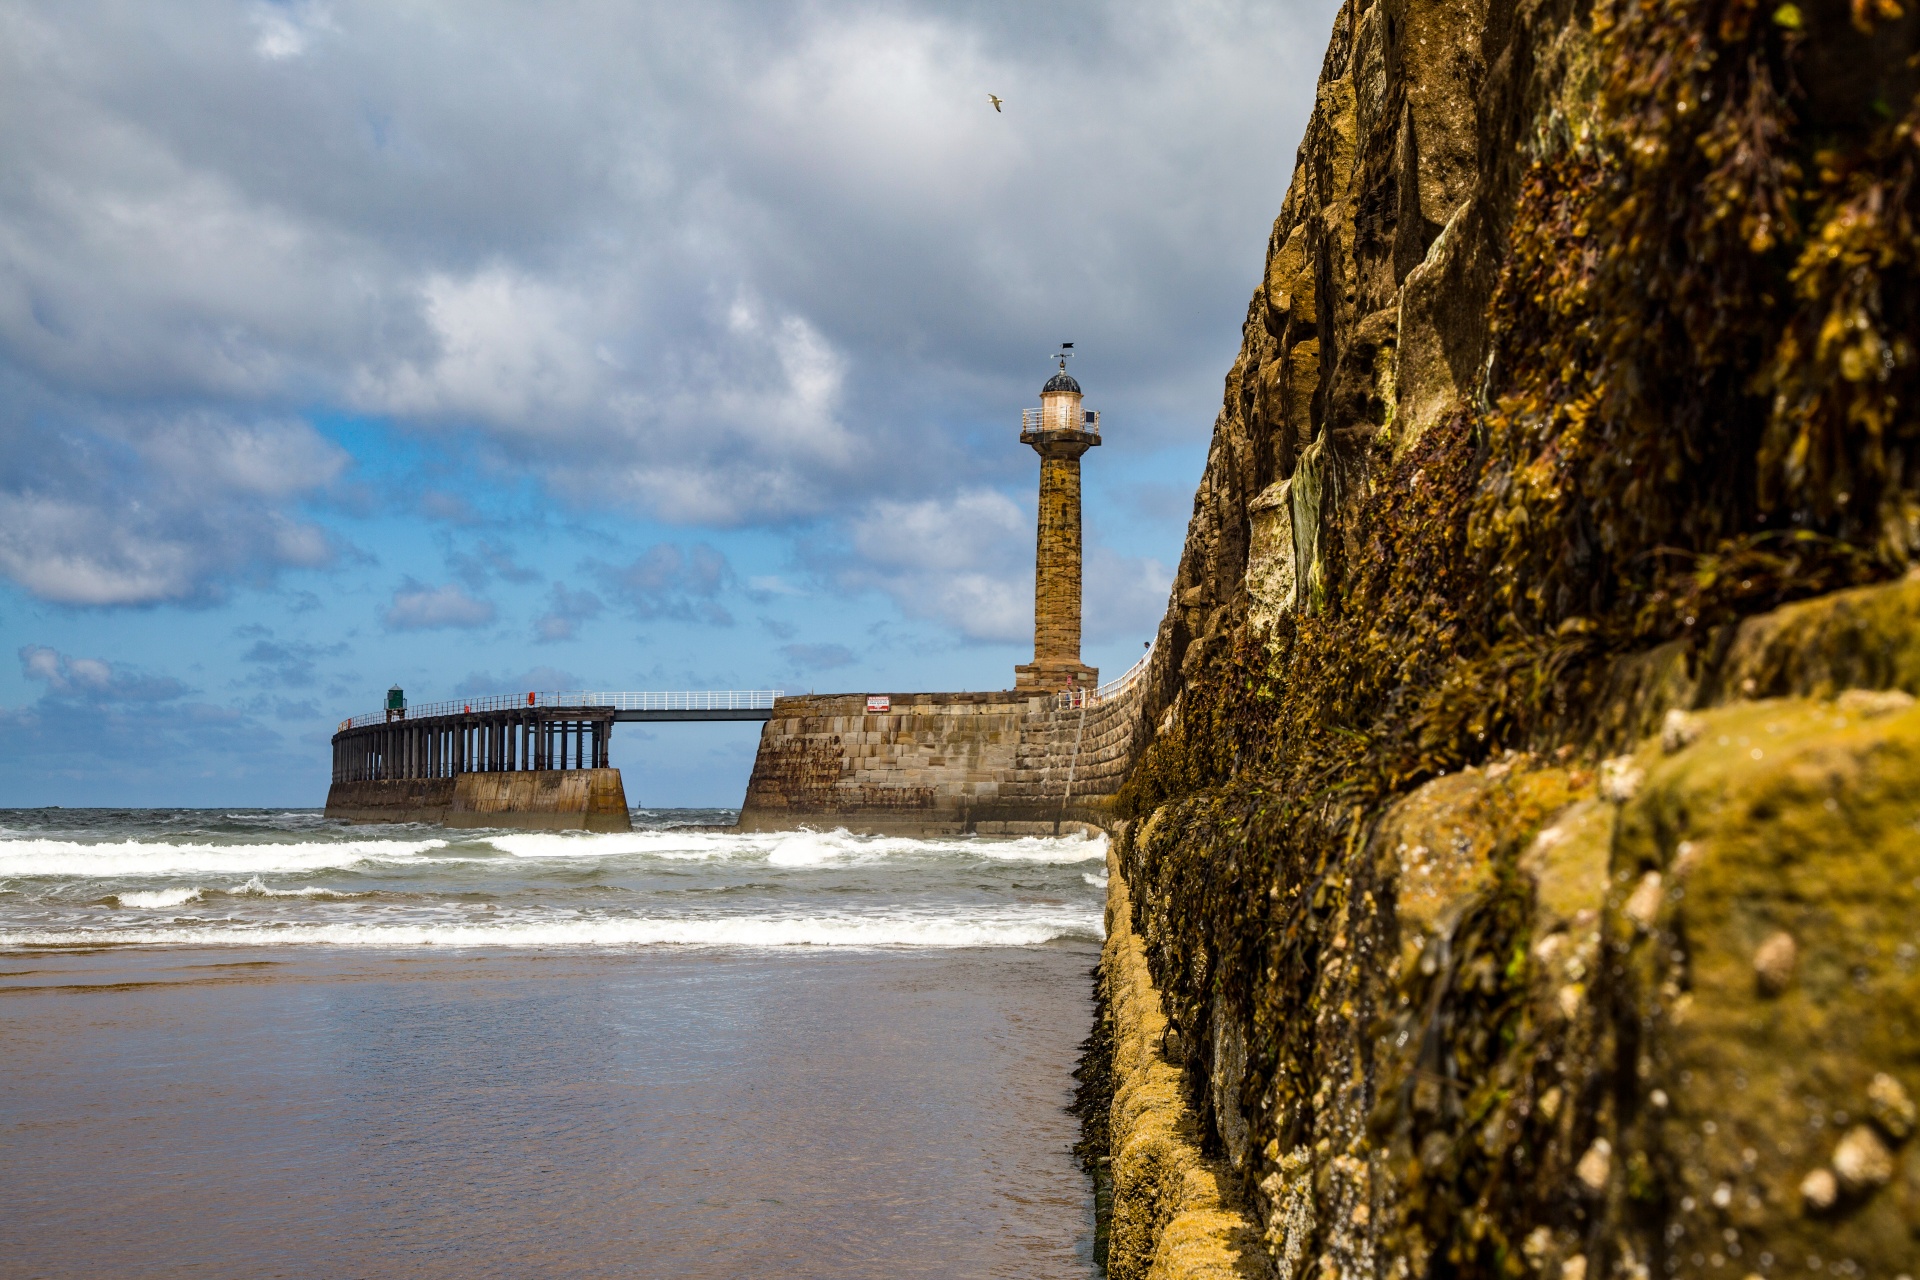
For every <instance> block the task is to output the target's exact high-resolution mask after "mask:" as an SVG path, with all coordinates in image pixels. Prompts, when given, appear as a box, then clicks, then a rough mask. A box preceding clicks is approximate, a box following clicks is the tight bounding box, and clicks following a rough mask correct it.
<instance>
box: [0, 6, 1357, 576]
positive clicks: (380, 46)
mask: <svg viewBox="0 0 1920 1280" xmlns="http://www.w3.org/2000/svg"><path fill="white" fill-rule="evenodd" d="M1334 8H1335V5H1334V3H1333V0H1288V2H1283V3H1281V4H1279V5H1272V4H1255V3H1252V0H1244V2H1242V0H1227V2H1225V3H1221V4H1213V5H1207V6H1164V5H1155V4H1149V3H1147V0H1121V2H1118V3H1114V4H1111V5H1106V6H1097V7H1084V8H1080V7H1076V8H1062V7H1054V8H1041V9H1036V8H1035V7H1034V6H1032V5H1029V4H1014V3H1004V4H978V5H970V6H965V7H954V6H948V5H938V4H934V3H932V0H927V2H926V3H922V4H902V5H898V6H884V7H875V6H870V5H857V6H856V5H845V6H835V5H819V4H806V3H800V2H799V0H794V2H793V3H774V4H763V3H748V2H746V0H739V2H737V3H721V2H718V0H716V3H713V4H704V5H698V6H673V5H655V6H626V7H622V6H608V7H596V8H589V9H585V10H580V11H578V12H577V13H575V14H574V15H573V17H572V18H571V19H570V20H568V21H566V22H558V21H554V22H546V21H532V20H529V19H528V17H527V13H526V11H525V10H524V9H522V8H521V7H519V6H516V5H510V4H505V3H499V2H497V0H494V2H488V0H462V2H461V3H459V4H454V3H452V2H451V0H443V2H442V3H438V4H436V3H427V4H422V5H410V6H391V5H377V4H372V3H364V2H362V3H354V2H349V0H341V2H339V3H334V4H328V5H321V4H315V3H300V4H291V5H274V6H255V7H252V8H240V7H235V6H233V5H231V4H229V3H225V2H224V0H219V2H216V0H187V2H185V3H182V4H178V5H168V6H164V7H154V6H121V5H111V4H108V3H106V2H105V0H97V2H91V3H90V2H87V0H62V2H60V3H54V2H53V0H44V2H42V3H23V4H20V5H15V6H12V7H11V8H9V9H8V11H7V15H6V17H5V18H4V19H0V22H4V24H5V32H6V38H5V39H0V172H4V173H6V174H8V179H7V181H6V183H5V184H4V185H0V377H7V378H10V379H11V380H13V381H14V382H16V383H18V384H19V385H20V386H21V387H23V388H25V389H26V391H27V392H30V396H28V397H27V398H30V399H32V400H33V401H34V402H35V403H36V404H38V405H41V406H43V408H44V413H42V414H41V415H40V417H38V418H37V419H36V420H35V423H34V424H33V425H30V424H29V423H28V422H27V421H26V420H25V419H23V418H18V417H16V418H14V419H12V420H10V421H7V422H5V423H4V424H0V429H4V430H5V431H6V432H8V433H10V434H13V435H16V436H24V435H25V434H27V433H28V432H29V431H32V432H35V433H37V434H45V433H47V432H49V431H51V432H53V433H55V434H59V433H71V432H74V431H76V430H78V428H76V427H75V425H74V424H75V423H78V422H81V421H82V420H84V419H86V418H87V416H88V415H89V414H90V413H92V412H95V411H96V410H97V409H99V408H100V407H101V406H107V407H108V408H111V409H113V410H114V411H116V412H132V411H135V410H142V411H144V410H145V409H146V408H147V407H149V406H152V405H155V404H160V403H165V404H168V405H174V406H185V407H186V408H188V409H190V410H192V411H194V412H198V413H203V414H209V415H213V417H211V418H209V419H207V420H206V421H207V422H213V421H215V420H223V421H229V422H237V423H255V422H264V421H278V420H280V419H281V418H283V417H284V415H285V414H286V413H287V412H288V411H289V407H290V406H296V405H309V404H322V405H326V406H329V407H332V408H341V409H349V410H359V411H362V412H365V413H368V414H374V415H383V416H385V417H387V418H389V419H391V420H392V421H393V422H395V423H396V424H397V425H398V426H399V427H400V428H401V429H403V430H408V431H413V432H418V433H422V434H427V435H436V434H439V435H442V437H443V438H452V437H450V436H448V435H447V434H446V433H458V435H457V438H458V439H459V440H460V441H461V442H462V448H463V449H465V450H467V451H468V452H469V453H470V454H471V456H472V457H473V458H475V459H476V461H478V462H479V463H480V464H481V465H490V466H500V467H505V468H510V469H512V470H513V471H515V472H518V473H522V474H528V475H530V476H532V477H533V478H535V479H537V480H539V481H541V482H543V483H544V484H545V485H546V486H548V488H549V489H550V490H551V491H553V492H555V493H558V494H561V495H563V496H565V497H566V498H568V499H569V500H571V501H574V502H578V503H583V504H593V505H614V506H627V507H633V508H637V509H640V510H643V511H646V512H648V513H651V514H653V515H656V516H660V517H664V518H666V519H670V520H676V521H683V522H696V523H711V524H716V525H719V524H731V525H741V524H759V525H776V526H778V525H784V524H787V523H790V522H792V521H795V520H805V519H811V518H815V517H818V516H821V515H823V514H831V513H833V512H835V511H838V510H841V509H844V507H845V506H847V505H848V504H851V503H853V502H857V501H858V499H859V497H860V496H861V495H862V494H864V493H866V492H870V491H871V486H872V485H873V484H874V482H875V477H876V476H884V477H886V480H887V483H888V485H889V488H890V489H891V490H892V491H894V492H895V493H897V494H898V495H899V496H900V497H901V499H902V500H914V499H917V498H919V497H924V496H925V495H927V494H929V493H932V492H937V491H948V490H950V489H951V488H952V487H953V486H954V485H955V484H956V483H957V484H961V485H976V484H979V483H983V482H986V481H988V480H991V479H992V478H994V477H996V476H998V475H1001V474H1003V473H1004V471H1005V469H1006V468H1007V467H1008V466H1009V465H1010V464H1009V462H1008V454H1009V453H1010V452H1011V450H1012V448H1013V446H1012V445H1011V443H1010V439H1011V428H1010V427H1008V426H1006V425H1005V424H1006V423H1007V422H1008V421H1009V420H1010V419H1011V415H1012V412H1013V410H1014V409H1017V408H1018V407H1020V405H1021V404H1023V403H1024V402H1025V401H1026V400H1027V399H1028V398H1029V397H1030V396H1031V394H1032V393H1033V390H1034V387H1035V384H1036V383H1037V382H1038V380H1039V379H1040V377H1041V376H1042V375H1043V373H1044V370H1043V369H1042V368H1041V367H1040V365H1039V359H1038V357H1039V355H1040V353H1041V351H1042V350H1043V349H1044V348H1045V347H1046V346H1048V345H1050V344H1051V343H1052V342H1053V341H1055V340H1056V339H1059V338H1063V337H1072V338H1075V339H1077V340H1078V341H1079V342H1080V343H1081V346H1082V350H1084V351H1086V352H1087V353H1088V357H1089V358H1088V361H1087V362H1086V363H1088V364H1089V365H1090V366H1091V367H1089V368H1086V369H1083V370H1081V372H1082V373H1083V375H1084V376H1085V378H1086V380H1087V381H1088V383H1089V387H1090V390H1095V391H1096V396H1097V397H1104V399H1105V403H1106V406H1107V408H1108V410H1109V413H1110V422H1111V424H1112V430H1111V431H1110V436H1111V438H1112V440H1113V442H1114V443H1116V444H1117V443H1121V442H1122V441H1124V440H1125V439H1128V438H1131V439H1134V440H1138V441H1143V442H1148V441H1153V440H1164V439H1167V438H1169V436H1170V435H1172V434H1175V433H1187V434H1195V433H1198V432H1200V431H1203V430H1204V428H1205V426H1206V424H1207V422H1209V421H1210V419H1211V415H1210V411H1209V410H1208V405H1209V402H1210V401H1211V400H1213V399H1215V398H1217V394H1218V392H1217V388H1218V378H1219V371H1220V368H1221V367H1223V365H1224V362H1225V360H1226V359H1228V358H1229V357H1230V355H1231V351H1232V349H1233V345H1234V342H1235V339H1236V335H1235V331H1234V330H1235V324H1236V323H1237V321H1236V317H1237V316H1238V315H1239V314H1240V311H1241V306H1242V303H1243V302H1244V299H1245V294H1246V289H1247V285H1248V281H1249V280H1250V279H1251V278H1252V276H1253V274H1254V273H1255V272H1256V271H1257V269H1258V263H1259V258H1260V253H1261V249H1262V247H1263V242H1264V233H1265V229H1266V226H1267V224H1268V222H1269V221H1270V219H1271V217H1272V215H1273V211H1274V210H1275V209H1276V208H1277V207H1278V204H1279V199H1280V196H1281V194H1282V191H1283V187H1284V182H1285V179H1286V173H1287V169H1288V162H1289V160H1290V158H1291V154H1292V150H1293V148H1294V146H1295V145H1296V143H1297V140H1298V137H1299V130H1300V126H1301V125H1302V124H1303V123H1304V120H1305V116H1306V111H1307V110H1308V108H1309V107H1310V105H1311V94H1312V86H1313V82H1314V73H1315V70H1316V65H1317V61H1316V60H1317V54H1318V50H1319V48H1320V47H1321V43H1322V37H1323V36H1324V33H1325V31H1326V28H1327V24H1328V22H1329V21H1330V19H1331V17H1332V13H1333V10H1334ZM989 87H991V88H992V89H993V90H994V91H995V92H998V93H1000V94H1001V96H1002V97H1004V98H1005V99H1006V101H1007V108H1006V111H1005V113H1004V114H995V113H993V112H992V111H991V110H990V109H989V108H988V106H987V104H986V100H985V94H986V92H987V90H988V88H989ZM1222 245H1229V246H1239V248H1238V249H1236V250H1234V251H1230V252H1224V253H1223V252H1222V250H1221V246H1222ZM10 398H12V399H14V400H16V401H19V400H21V399H22V397H20V396H14V397H10ZM1116 408H1121V409H1124V412H1121V413H1115V412H1113V411H1114V410H1115V409H1116ZM989 431H990V432H992V433H994V434H993V436H992V442H991V443H990V444H989V443H986V442H987V441H988V439H989V437H988V434H987V433H988V432H989ZM1122 432H1130V433H1131V436H1130V437H1128V436H1123V434H1122ZM163 435H164V432H161V433H159V434H158V435H155V436H154V437H153V438H151V439H146V438H143V440H142V441H141V442H138V443H137V445H136V449H135V451H136V452H138V451H139V448H141V447H147V446H151V447H150V448H149V450H148V452H149V454H150V455H151V458H150V460H149V461H147V462H146V463H145V465H144V469H143V470H137V471H136V472H134V473H132V474H131V475H130V476H129V477H128V478H127V480H126V481H125V482H124V483H122V484H118V485H114V486H109V488H108V489H107V490H106V491H104V493H103V492H101V491H99V490H98V488H97V486H92V485H89V484H87V483H84V482H82V480H80V479H73V478H69V479H67V480H57V481H55V482H51V483H49V484H47V485H43V486H39V487H34V486H29V485H25V484H20V485H12V486H7V487H6V489H5V492H4V493H0V529H5V530H8V531H10V532H9V533H8V534H7V535H6V536H4V537H0V571H3V572H5V573H7V574H8V575H9V576H12V577H14V578H15V580H17V581H20V582H21V583H22V584H23V585H25V586H26V587H27V588H28V589H29V590H31V591H33V592H35V593H36V594H40V595H42V596H44V597H45V598H48V599H57V600H63V601H70V602H78V603H139V602H144V601H152V600H163V599H187V598H193V597H195V596H198V595H203V594H205V593H207V592H210V591H214V590H217V585H218V584H219V583H222V582H225V581H228V580H231V579H232V578H234V577H236V576H241V575H245V574H247V573H261V572H266V573H270V572H271V571H272V570H273V569H274V568H276V567H279V566H284V565H310V564H317V563H324V562H325V558H326V554H327V552H326V548H325V546H324V543H323V541H322V540H319V539H318V538H317V535H316V534H315V533H314V532H313V531H312V530H311V527H310V526H308V525H306V524H304V523H303V522H302V521H301V520H300V518H299V517H298V515H297V507H298V503H299V501H300V500H301V497H302V495H303V494H306V493H309V492H311V490H312V488H313V486H312V484H311V483H309V481H310V478H311V476H312V474H313V471H312V469H311V468H308V469H306V470H305V471H304V472H302V471H285V470H283V469H277V468H276V466H275V465H274V464H273V461H272V459H271V458H260V457H255V458H252V459H249V458H247V457H245V456H243V455H244V453H245V450H244V449H243V450H241V451H240V454H237V455H234V456H231V457H229V458H228V460H227V462H226V463H223V464H221V465H217V466H214V467H212V468H209V469H207V471H206V474H205V475H204V476H198V477H190V478H189V479H190V481H191V483H190V484H189V486H188V487H189V489H191V490H192V493H191V495H190V500H189V501H184V502H181V503H180V504H178V505H177V506H176V505H172V504H170V502H169V501H168V500H167V498H166V495H167V494H168V493H169V492H170V490H169V489H168V486H169V484H171V483H172V480H171V477H172V476H174V475H175V474H176V471H177V467H178V465H179V462H180V459H182V458H193V457H197V456H199V453H200V451H201V449H202V447H203V445H204V444H206V443H208V442H211V443H212V444H214V445H216V446H218V445H219V444H220V443H221V441H222V435H221V429H220V428H219V427H217V426H212V425H204V424H202V425H191V426H189V427H188V428H186V429H184V430H183V431H182V433H181V434H179V435H177V436H175V437H173V438H172V439H171V441H169V440H166V439H161V438H160V436H163ZM286 439H289V440H290V439H291V437H286ZM267 443H269V444H270V443H271V442H270V441H269V442H267ZM68 453H69V454H71V455H72V457H71V458H70V459H69V464H70V465H69V466H68V468H67V469H68V470H69V471H71V472H73V473H74V475H75V476H79V475H80V474H81V473H82V472H86V470H87V469H86V467H85V466H84V465H83V463H84V456H83V455H84V453H85V450H84V448H82V447H81V446H80V445H74V446H72V447H71V448H69V449H68ZM170 468H171V469H170ZM6 473H7V474H8V475H10V476H11V475H16V474H18V472H17V471H16V470H15V469H14V468H12V467H11V466H9V467H8V468H7V469H6ZM276 477H279V478H276ZM343 492H344V491H343ZM129 498H131V499H137V500H139V501H140V502H141V503H142V506H141V508H140V509H141V510H142V511H148V512H151V511H152V510H153V509H154V506H155V503H156V502H157V503H158V504H159V514H158V515H155V514H145V515H141V516H139V517H137V518H133V519H129V520H120V519H114V518H110V517H113V516H115V515H116V514H119V513H124V512H126V511H128V510H130V509H132V508H131V507H130V504H129V501H128V499H129ZM8 504H10V505H8ZM421 505H422V507H423V509H425V510H427V511H428V512H429V513H430V514H435V515H436V518H441V519H447V520H450V521H455V522H459V521H464V520H468V519H471V518H473V517H472V512H471V509H470V508H467V507H464V506H463V505H462V504H461V503H459V502H457V501H449V500H447V498H446V495H438V496H436V495H433V494H429V495H427V496H425V497H423V498H422V499H421ZM196 511H198V512H204V513H206V514H205V516H204V518H203V519H201V520H200V521H199V522H198V523H196V522H195V520H194V519H193V518H191V514H190V513H192V512H196Z"/></svg>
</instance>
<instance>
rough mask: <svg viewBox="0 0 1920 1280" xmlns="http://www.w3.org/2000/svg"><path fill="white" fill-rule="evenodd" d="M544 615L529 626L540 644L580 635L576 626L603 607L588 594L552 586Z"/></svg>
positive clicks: (594, 596) (597, 614)
mask: <svg viewBox="0 0 1920 1280" xmlns="http://www.w3.org/2000/svg"><path fill="white" fill-rule="evenodd" d="M550 600H551V604H550V607H549V608H548V609H547V612H546V613H544V614H542V615H541V616H540V618H539V619H538V620H537V621H536V622H535V623H534V624H533V634H534V639H535V640H537V641H539V642H541V643H543V644H544V643H552V642H555V641H559V640H571V639H573V638H574V637H575V636H576V635H578V634H579V633H580V624H581V623H583V622H590V621H592V620H593V619H595V618H597V617H599V616H600V612H601V610H602V609H604V608H605V607H606V606H605V605H603V604H602V603H601V601H600V597H599V596H597V595H595V594H593V592H591V591H574V590H572V589H570V588H569V587H568V586H567V585H566V584H565V583H563V582H556V583H554V584H553V593H552V596H551V597H550Z"/></svg>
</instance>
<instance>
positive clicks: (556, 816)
mask: <svg viewBox="0 0 1920 1280" xmlns="http://www.w3.org/2000/svg"><path fill="white" fill-rule="evenodd" d="M327 817H329V818H338V819H341V820H343V821H347V822H437V823H440V824H441V825H443V826H448V827H514V828H519V829H521V830H527V831H631V830H633V824H632V820H631V819H630V818H629V816H628V814H627V793H626V788H625V787H624V786H623V785H622V783H621V781H620V771H619V770H618V769H527V770H516V771H512V772H498V773H463V774H461V775H460V776H458V777H457V778H396V779H391V780H386V781H380V782H336V783H334V784H333V786H332V788H331V789H330V790H329V791H328V792H327Z"/></svg>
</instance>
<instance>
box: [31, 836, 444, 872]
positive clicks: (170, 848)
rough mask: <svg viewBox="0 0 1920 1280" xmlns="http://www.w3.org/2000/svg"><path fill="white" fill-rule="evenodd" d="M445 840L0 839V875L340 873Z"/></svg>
mask: <svg viewBox="0 0 1920 1280" xmlns="http://www.w3.org/2000/svg"><path fill="white" fill-rule="evenodd" d="M446 845H447V841H445V840H336V841H311V842H306V843H301V844H185V843H181V844H175V843H167V842H162V841H157V840H156V841H144V840H122V841H117V842H113V843H99V844H89V843H84V842H81V841H77V840H7V841H0V876H81V877H85V878H89V879H107V878H126V877H133V876H178V875H253V874H257V873H260V872H268V873H273V872H280V873H289V872H291V873H300V872H311V871H332V870H344V869H346V868H349V867H354V866H359V865H361V864H364V863H370V862H406V861H409V860H413V859H417V858H419V856H420V855H421V854H423V853H427V852H429V851H430V850H433V849H441V848H445V847H446Z"/></svg>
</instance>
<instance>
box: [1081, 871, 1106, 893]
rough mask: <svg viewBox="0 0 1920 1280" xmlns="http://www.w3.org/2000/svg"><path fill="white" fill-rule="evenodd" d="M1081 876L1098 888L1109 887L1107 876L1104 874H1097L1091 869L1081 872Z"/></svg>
mask: <svg viewBox="0 0 1920 1280" xmlns="http://www.w3.org/2000/svg"><path fill="white" fill-rule="evenodd" d="M1080 878H1081V879H1082V880H1085V881H1086V882H1087V883H1088V884H1090V885H1092V886H1093V887H1094V888H1096V889H1104V888H1106V887H1107V878H1106V876H1104V875H1098V876H1097V875H1095V874H1093V872H1091V871H1082V872H1081V873H1080Z"/></svg>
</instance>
